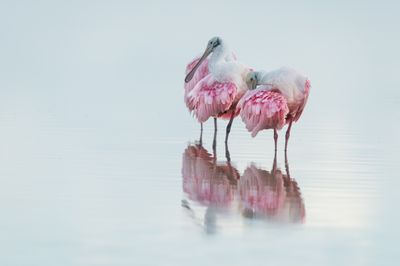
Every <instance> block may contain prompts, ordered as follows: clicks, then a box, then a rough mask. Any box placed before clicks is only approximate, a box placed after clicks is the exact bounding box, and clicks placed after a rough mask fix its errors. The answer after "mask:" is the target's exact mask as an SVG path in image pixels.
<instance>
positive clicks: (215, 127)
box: [213, 117, 217, 150]
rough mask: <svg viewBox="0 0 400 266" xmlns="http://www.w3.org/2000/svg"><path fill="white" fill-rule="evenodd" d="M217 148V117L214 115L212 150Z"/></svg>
mask: <svg viewBox="0 0 400 266" xmlns="http://www.w3.org/2000/svg"><path fill="white" fill-rule="evenodd" d="M216 148H217V118H216V117H214V140H213V150H215V149H216Z"/></svg>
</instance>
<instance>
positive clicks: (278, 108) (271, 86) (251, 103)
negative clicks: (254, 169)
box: [238, 67, 311, 151]
mask: <svg viewBox="0 0 400 266" xmlns="http://www.w3.org/2000/svg"><path fill="white" fill-rule="evenodd" d="M246 83H247V84H248V86H249V88H250V91H248V92H247V93H246V94H245V95H244V96H243V98H242V99H241V101H240V102H239V104H238V109H240V112H241V117H242V120H243V122H244V123H245V124H246V128H247V130H249V131H250V132H251V135H252V137H255V136H256V135H257V133H258V132H259V131H260V130H263V129H274V141H275V150H276V149H277V140H278V133H277V130H280V129H282V127H283V126H284V125H286V124H288V129H287V131H286V139H285V151H286V150H287V144H288V140H289V137H290V130H291V128H292V123H293V122H297V121H298V120H299V118H300V116H301V114H302V112H303V110H304V107H305V105H306V103H307V99H308V95H309V93H310V87H311V85H310V81H309V80H308V79H307V78H306V77H305V76H303V75H302V74H300V73H299V72H297V71H296V70H294V69H291V68H287V67H284V68H280V69H278V70H275V71H271V72H261V71H258V72H250V73H249V74H248V75H247V77H246ZM258 85H260V86H258ZM257 86H258V87H257Z"/></svg>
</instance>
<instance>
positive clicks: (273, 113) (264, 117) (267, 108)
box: [238, 87, 289, 137]
mask: <svg viewBox="0 0 400 266" xmlns="http://www.w3.org/2000/svg"><path fill="white" fill-rule="evenodd" d="M238 109H240V114H241V117H242V120H243V122H244V123H245V124H246V128H247V130H248V131H250V132H251V136H252V137H255V136H256V135H257V133H258V132H259V131H260V130H263V129H270V128H275V129H281V128H282V127H283V126H284V125H285V123H286V116H287V114H288V113H289V107H288V105H287V102H286V99H285V97H284V96H283V95H282V94H281V93H280V92H278V91H276V90H266V89H265V88H264V87H261V88H260V89H256V90H252V91H248V92H247V93H246V94H245V95H244V96H243V97H242V99H241V100H240V101H239V103H238Z"/></svg>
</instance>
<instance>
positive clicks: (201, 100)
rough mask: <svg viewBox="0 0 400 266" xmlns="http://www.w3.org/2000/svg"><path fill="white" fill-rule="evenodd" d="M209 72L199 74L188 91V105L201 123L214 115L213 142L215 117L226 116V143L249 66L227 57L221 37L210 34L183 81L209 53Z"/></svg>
mask: <svg viewBox="0 0 400 266" xmlns="http://www.w3.org/2000/svg"><path fill="white" fill-rule="evenodd" d="M210 54H212V55H211V57H210V59H209V60H208V70H209V72H210V73H209V74H208V75H206V76H205V77H204V78H202V79H201V80H200V81H199V82H198V83H197V84H196V85H195V87H194V88H193V89H192V90H191V91H190V92H189V94H188V101H189V106H192V107H193V112H194V114H195V116H196V117H197V119H198V120H199V122H200V123H203V122H205V121H207V119H208V118H210V117H214V141H213V147H215V146H216V134H217V120H216V118H217V117H221V118H226V119H229V122H228V125H227V127H226V135H225V144H227V142H228V137H229V133H230V130H231V127H232V122H233V119H234V117H235V116H236V115H238V113H239V112H238V111H237V110H236V105H237V103H238V101H239V100H240V98H241V97H242V96H243V94H244V93H245V92H246V91H247V89H248V88H247V84H246V82H245V78H246V75H247V74H248V73H249V71H250V69H249V68H247V67H245V66H244V65H242V64H241V63H240V62H238V61H235V60H230V61H227V60H226V57H227V55H229V54H231V52H230V50H229V49H228V47H227V45H226V43H225V41H224V40H222V39H221V38H220V37H213V38H211V39H210V41H209V42H208V43H207V47H206V50H205V51H204V53H203V55H202V56H201V58H200V59H199V61H198V62H197V64H196V65H195V66H194V67H193V68H192V70H191V71H190V72H189V73H188V74H187V75H186V78H185V82H186V83H188V82H190V81H191V80H192V79H193V78H194V75H195V73H196V71H197V70H198V68H199V67H200V66H201V65H202V63H203V61H204V60H206V58H207V57H208V55H210Z"/></svg>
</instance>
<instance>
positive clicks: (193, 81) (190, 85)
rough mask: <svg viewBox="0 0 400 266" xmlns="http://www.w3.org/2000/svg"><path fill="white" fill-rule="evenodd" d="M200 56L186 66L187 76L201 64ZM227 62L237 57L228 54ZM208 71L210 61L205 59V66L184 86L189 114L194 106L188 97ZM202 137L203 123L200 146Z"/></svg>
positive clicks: (200, 66)
mask: <svg viewBox="0 0 400 266" xmlns="http://www.w3.org/2000/svg"><path fill="white" fill-rule="evenodd" d="M200 58H201V57H200V56H197V57H195V58H194V59H193V60H192V61H190V63H189V64H188V65H187V66H186V71H185V75H187V74H189V72H190V71H192V70H193V69H194V67H195V66H196V65H197V64H198V63H199V61H200ZM225 60H226V61H232V60H236V56H235V55H234V54H233V53H230V54H227V55H226V57H225ZM209 73H210V72H209V70H208V59H204V62H203V64H201V65H199V66H198V70H197V71H196V72H195V73H194V75H193V78H192V79H191V80H190V81H189V82H185V84H184V89H185V93H184V101H185V104H186V106H187V108H188V109H189V112H192V111H193V110H194V106H193V104H192V102H191V101H189V98H188V95H189V93H190V92H191V91H192V90H193V88H194V87H195V86H196V84H197V83H198V82H199V81H200V80H201V79H203V78H204V77H205V76H207V75H208V74H209ZM202 137H203V123H200V144H202Z"/></svg>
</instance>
